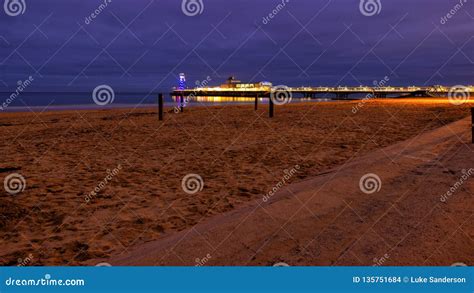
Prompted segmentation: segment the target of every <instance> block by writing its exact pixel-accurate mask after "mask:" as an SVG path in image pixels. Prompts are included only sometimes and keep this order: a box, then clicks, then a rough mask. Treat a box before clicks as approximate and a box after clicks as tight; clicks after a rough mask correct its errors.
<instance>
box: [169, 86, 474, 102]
mask: <svg viewBox="0 0 474 293" xmlns="http://www.w3.org/2000/svg"><path fill="white" fill-rule="evenodd" d="M450 89H451V88H450V87H445V86H431V87H416V86H413V87H364V86H360V87H285V89H284V91H285V92H287V93H289V94H291V95H292V96H293V97H297V96H299V97H304V98H318V97H321V98H322V97H324V98H328V97H332V98H338V99H349V98H350V97H351V96H356V95H357V96H369V97H373V98H385V97H409V96H410V97H442V96H447V95H448V93H449V91H450ZM275 91H282V88H281V87H278V89H277V90H275V88H274V87H251V88H239V87H202V88H194V89H182V90H178V89H176V90H173V91H172V92H171V93H170V95H171V96H175V97H181V96H184V97H216V96H220V97H256V96H259V97H261V98H264V97H267V98H268V97H270V96H271V94H272V92H275ZM472 91H474V88H472V87H471V92H472Z"/></svg>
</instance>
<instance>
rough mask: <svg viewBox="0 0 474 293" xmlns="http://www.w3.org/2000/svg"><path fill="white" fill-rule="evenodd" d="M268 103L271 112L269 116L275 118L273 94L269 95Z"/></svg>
mask: <svg viewBox="0 0 474 293" xmlns="http://www.w3.org/2000/svg"><path fill="white" fill-rule="evenodd" d="M268 105H269V113H268V116H269V117H270V118H273V111H274V108H275V105H274V104H273V99H272V97H271V96H270V97H269V102H268Z"/></svg>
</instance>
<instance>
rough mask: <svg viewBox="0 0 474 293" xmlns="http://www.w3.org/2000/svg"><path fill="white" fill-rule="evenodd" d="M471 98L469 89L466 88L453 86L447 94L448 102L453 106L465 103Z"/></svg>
mask: <svg viewBox="0 0 474 293" xmlns="http://www.w3.org/2000/svg"><path fill="white" fill-rule="evenodd" d="M470 97H471V89H470V88H469V87H467V86H463V85H456V86H453V87H452V88H451V89H450V90H449V93H448V99H449V102H450V103H451V104H453V105H455V106H460V105H462V104H464V103H466V102H467V101H468V100H469V98H470Z"/></svg>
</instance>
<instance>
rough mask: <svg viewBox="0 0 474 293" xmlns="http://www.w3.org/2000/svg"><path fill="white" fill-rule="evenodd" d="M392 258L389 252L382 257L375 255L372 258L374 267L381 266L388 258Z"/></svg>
mask: <svg viewBox="0 0 474 293" xmlns="http://www.w3.org/2000/svg"><path fill="white" fill-rule="evenodd" d="M389 259H390V255H389V254H388V253H386V254H384V255H383V256H382V257H381V258H377V257H374V259H373V260H372V261H373V262H374V264H373V265H372V266H373V267H380V266H383V265H384V264H385V263H386V262H387V261H388V260H389Z"/></svg>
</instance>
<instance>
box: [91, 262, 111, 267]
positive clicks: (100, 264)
mask: <svg viewBox="0 0 474 293" xmlns="http://www.w3.org/2000/svg"><path fill="white" fill-rule="evenodd" d="M95 266H96V267H111V266H112V265H111V264H109V263H108V262H100V263H98V264H96V265H95Z"/></svg>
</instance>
